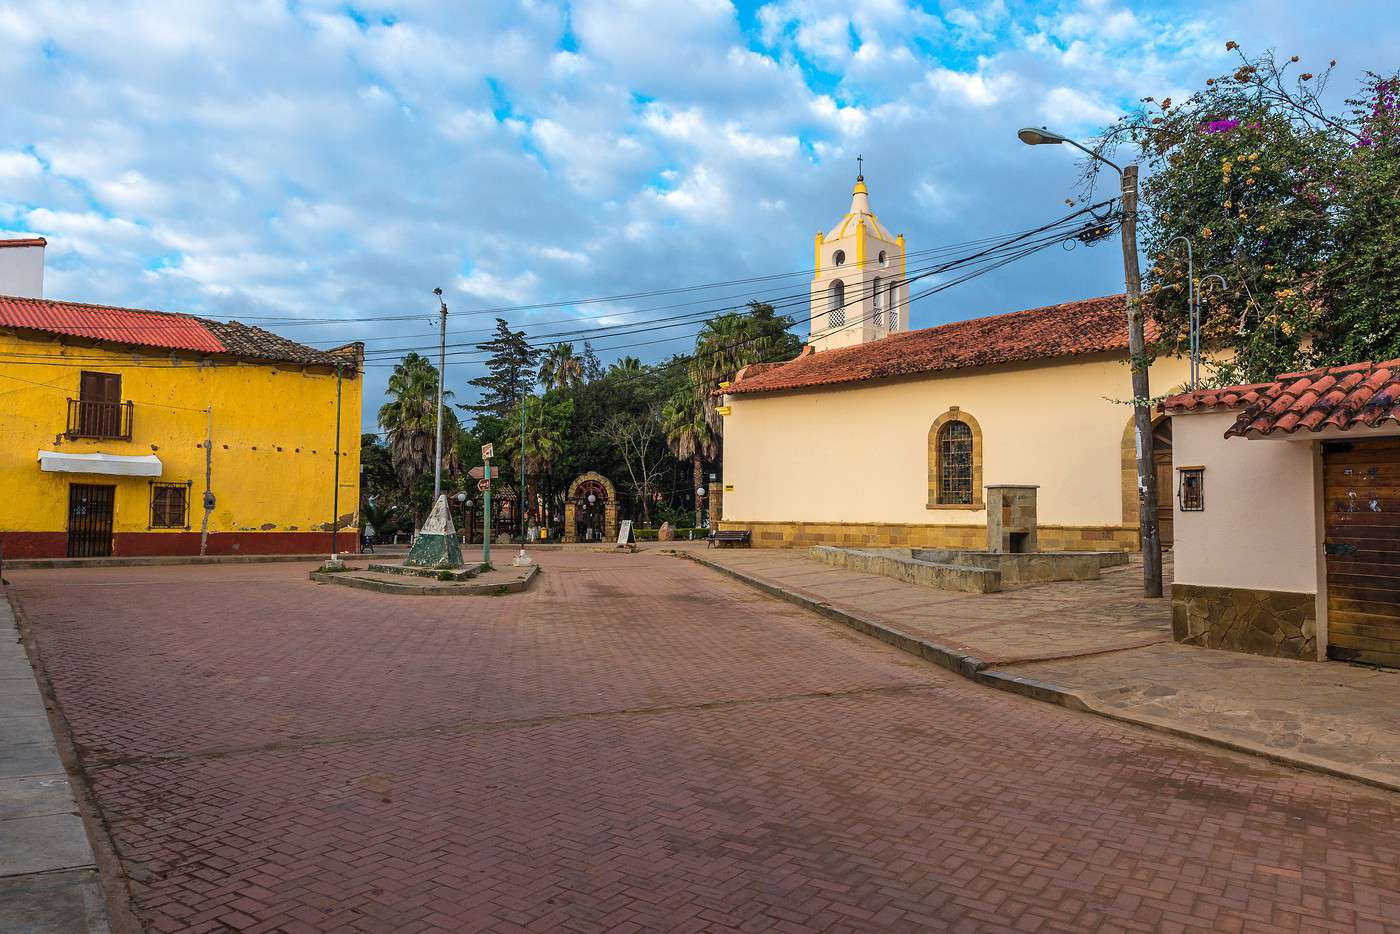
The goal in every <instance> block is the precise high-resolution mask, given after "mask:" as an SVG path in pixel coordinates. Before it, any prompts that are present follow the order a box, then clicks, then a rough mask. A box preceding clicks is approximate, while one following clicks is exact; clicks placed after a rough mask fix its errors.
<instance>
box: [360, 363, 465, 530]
mask: <svg viewBox="0 0 1400 934" xmlns="http://www.w3.org/2000/svg"><path fill="white" fill-rule="evenodd" d="M437 391H438V371H437V367H435V366H433V365H432V364H431V363H429V362H428V361H427V359H426V358H424V357H422V356H419V355H418V354H416V353H410V354H408V355H407V356H405V357H404V358H403V360H401V361H400V362H399V363H398V365H397V366H395V367H394V372H393V373H392V374H391V375H390V376H389V386H388V391H387V395H388V396H389V401H388V402H386V403H384V404H383V405H382V406H380V407H379V427H380V428H382V429H383V430H384V434H385V440H386V443H387V446H388V451H389V460H390V463H391V464H392V465H393V469H394V474H395V475H396V476H397V477H398V479H399V483H400V485H401V487H402V488H403V489H404V490H405V491H411V490H413V488H414V485H415V484H416V483H417V482H418V481H419V480H420V479H421V478H422V477H424V476H428V477H431V476H432V474H433V469H434V465H433V451H434V449H435V447H436V445H437ZM451 396H452V393H451V392H450V391H444V392H443V410H442V436H443V471H444V472H447V473H450V472H452V471H453V470H454V469H455V468H456V461H457V454H456V448H455V443H456V440H457V433H458V431H459V430H460V424H459V423H458V421H457V414H456V413H455V412H454V411H452V409H451V408H450V407H449V406H448V405H447V402H448V400H449V399H450V398H451ZM429 489H430V490H431V484H430V487H429ZM429 498H430V499H431V497H429ZM422 514H423V512H422V511H420V510H417V509H415V513H414V515H415V519H417V518H418V517H419V516H421V515H422Z"/></svg>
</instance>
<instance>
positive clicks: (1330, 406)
mask: <svg viewBox="0 0 1400 934" xmlns="http://www.w3.org/2000/svg"><path fill="white" fill-rule="evenodd" d="M1161 408H1162V410H1163V411H1165V412H1170V413H1172V414H1182V413H1186V412H1196V411H1207V410H1221V411H1223V410H1229V409H1241V410H1242V411H1241V412H1240V414H1239V417H1238V418H1237V419H1236V420H1235V423H1234V424H1233V425H1231V426H1230V428H1229V430H1228V431H1226V432H1225V437H1227V438H1229V437H1244V436H1251V437H1262V436H1265V435H1270V434H1273V433H1274V432H1282V433H1283V434H1293V433H1294V432H1297V431H1322V430H1323V429H1325V428H1335V429H1337V430H1339V431H1348V430H1350V429H1352V428H1354V427H1356V426H1357V425H1361V426H1362V427H1367V428H1375V427H1377V426H1379V425H1380V424H1382V423H1383V422H1385V421H1393V422H1395V423H1397V424H1400V360H1386V361H1383V362H1380V363H1351V364H1347V365H1345V366H1333V367H1319V368H1318V369H1315V370H1307V371H1305V372H1301V373H1285V374H1283V375H1282V376H1280V377H1278V378H1277V379H1276V380H1274V381H1273V382H1272V383H1253V384H1250V385H1242V386H1227V387H1225V388H1224V389H1199V390H1196V391H1195V392H1187V393H1182V394H1181V395H1177V396H1172V397H1171V398H1169V399H1166V400H1165V401H1163V403H1162V405H1161Z"/></svg>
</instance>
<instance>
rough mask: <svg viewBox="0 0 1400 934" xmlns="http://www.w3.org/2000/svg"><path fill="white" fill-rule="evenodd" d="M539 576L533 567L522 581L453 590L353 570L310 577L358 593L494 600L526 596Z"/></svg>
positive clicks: (537, 568)
mask: <svg viewBox="0 0 1400 934" xmlns="http://www.w3.org/2000/svg"><path fill="white" fill-rule="evenodd" d="M539 573H540V566H539V565H538V564H536V565H534V566H533V567H531V568H530V570H529V571H528V572H527V573H526V575H525V577H524V579H523V580H518V581H510V582H509V583H505V584H486V583H479V582H478V583H461V584H453V585H452V586H451V587H450V588H449V587H446V586H443V585H442V584H438V585H436V586H433V585H430V584H414V583H410V582H409V581H408V580H407V579H406V580H405V582H404V583H399V582H398V581H377V580H370V579H369V578H364V577H356V576H355V574H354V572H352V571H338V572H335V573H333V574H327V573H325V572H323V571H312V572H311V574H310V577H311V579H312V580H313V581H315V582H316V583H318V584H339V585H341V586H342V587H355V588H357V589H359V590H372V591H374V592H375V593H392V594H400V595H403V596H410V597H491V596H497V595H504V594H510V593H523V592H524V591H525V590H527V589H529V587H530V584H532V583H533V582H534V580H535V578H536V577H537V576H538V575H539Z"/></svg>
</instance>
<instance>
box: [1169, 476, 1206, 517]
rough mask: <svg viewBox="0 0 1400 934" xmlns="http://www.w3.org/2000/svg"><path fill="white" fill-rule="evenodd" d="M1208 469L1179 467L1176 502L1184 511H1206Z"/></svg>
mask: <svg viewBox="0 0 1400 934" xmlns="http://www.w3.org/2000/svg"><path fill="white" fill-rule="evenodd" d="M1205 487H1206V469H1205V468H1204V467H1180V468H1178V475H1177V487H1176V502H1177V505H1178V506H1179V507H1180V508H1181V511H1182V512H1204V511H1205V508H1206V493H1205Z"/></svg>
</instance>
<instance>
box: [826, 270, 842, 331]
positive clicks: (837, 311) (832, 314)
mask: <svg viewBox="0 0 1400 934" xmlns="http://www.w3.org/2000/svg"><path fill="white" fill-rule="evenodd" d="M826 323H827V326H828V327H839V326H841V325H843V324H845V323H846V284H845V283H844V282H842V281H841V280H840V279H837V280H836V281H835V282H832V283H831V287H830V288H829V289H827V294H826Z"/></svg>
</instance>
